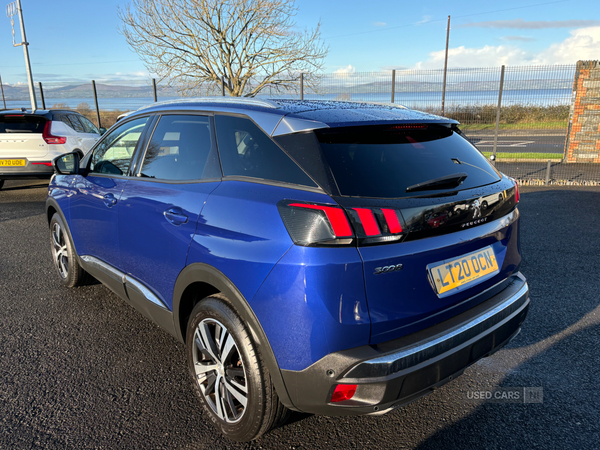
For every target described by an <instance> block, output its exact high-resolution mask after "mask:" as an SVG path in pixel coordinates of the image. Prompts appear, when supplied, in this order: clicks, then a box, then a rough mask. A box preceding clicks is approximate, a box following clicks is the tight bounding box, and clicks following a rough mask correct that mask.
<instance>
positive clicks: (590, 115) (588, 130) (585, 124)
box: [564, 61, 600, 163]
mask: <svg viewBox="0 0 600 450" xmlns="http://www.w3.org/2000/svg"><path fill="white" fill-rule="evenodd" d="M564 158H565V160H566V161H567V162H585V163H591V162H594V163H600V61H578V62H577V69H576V71H575V81H574V82H573V96H572V100H571V112H570V114H569V130H568V132H567V140H566V143H565V153H564Z"/></svg>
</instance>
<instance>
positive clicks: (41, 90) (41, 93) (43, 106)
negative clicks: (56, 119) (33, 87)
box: [38, 81, 46, 109]
mask: <svg viewBox="0 0 600 450" xmlns="http://www.w3.org/2000/svg"><path fill="white" fill-rule="evenodd" d="M38 84H39V85H40V99H41V100H42V109H46V100H44V88H42V82H41V81H40V82H39V83H38Z"/></svg>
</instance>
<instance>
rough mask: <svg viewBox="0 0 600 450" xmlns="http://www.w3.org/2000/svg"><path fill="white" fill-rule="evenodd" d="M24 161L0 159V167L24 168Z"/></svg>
mask: <svg viewBox="0 0 600 450" xmlns="http://www.w3.org/2000/svg"><path fill="white" fill-rule="evenodd" d="M25 164H26V162H25V160H24V159H0V166H24V165H25Z"/></svg>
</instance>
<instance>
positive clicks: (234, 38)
mask: <svg viewBox="0 0 600 450" xmlns="http://www.w3.org/2000/svg"><path fill="white" fill-rule="evenodd" d="M296 13H297V8H296V6H295V3H294V0H132V1H131V2H130V3H128V4H127V5H126V6H125V8H124V9H120V8H119V17H120V18H121V20H122V26H121V28H120V32H121V33H122V34H123V35H124V36H125V38H126V39H127V42H128V44H129V45H130V46H131V48H132V49H133V50H134V51H136V52H137V53H138V54H139V55H140V57H141V58H142V60H143V61H144V63H145V64H146V67H147V69H148V70H149V71H150V72H152V73H155V74H157V75H158V76H159V77H160V79H161V80H166V81H167V82H168V84H169V85H170V86H175V87H177V88H178V89H179V90H180V91H181V92H182V93H183V94H185V95H192V94H196V95H197V94H207V93H215V91H216V90H218V91H220V89H221V80H222V77H225V78H226V80H227V82H226V86H225V87H226V91H227V92H228V93H229V95H231V96H250V97H251V96H255V95H256V94H258V93H259V92H260V91H261V90H263V89H265V88H266V87H269V88H270V89H271V90H272V91H276V92H282V91H289V90H292V91H296V90H297V89H298V83H299V79H300V74H301V73H305V76H304V81H305V83H306V84H307V85H308V86H309V87H311V85H313V84H314V83H315V80H316V76H317V75H315V74H318V73H319V71H321V70H322V66H323V60H324V58H325V56H326V55H327V52H328V48H327V47H326V46H325V45H324V44H323V42H322V41H321V32H320V27H321V24H320V23H319V24H317V27H316V28H315V29H314V30H304V31H298V30H297V29H296V23H295V22H294V19H293V18H294V16H295V15H296Z"/></svg>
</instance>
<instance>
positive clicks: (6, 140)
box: [0, 113, 48, 159]
mask: <svg viewBox="0 0 600 450" xmlns="http://www.w3.org/2000/svg"><path fill="white" fill-rule="evenodd" d="M47 122H48V120H47V119H46V118H45V117H42V116H34V115H31V114H27V113H24V114H2V115H0V158H3V159H5V158H11V159H12V158H14V159H19V158H42V157H44V156H45V155H46V154H47V153H48V144H47V143H46V141H45V140H44V138H43V132H44V129H45V127H46V123H47Z"/></svg>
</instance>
